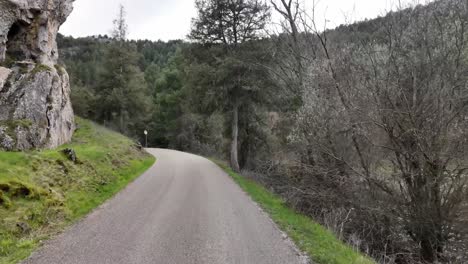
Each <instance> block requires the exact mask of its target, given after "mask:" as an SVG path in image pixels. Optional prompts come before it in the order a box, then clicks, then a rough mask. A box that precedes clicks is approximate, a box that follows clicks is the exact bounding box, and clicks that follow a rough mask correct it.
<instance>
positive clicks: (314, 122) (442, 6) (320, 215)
mask: <svg viewBox="0 0 468 264" xmlns="http://www.w3.org/2000/svg"><path fill="white" fill-rule="evenodd" d="M236 3H237V2H236ZM236 3H233V2H231V1H227V0H225V1H224V0H222V1H214V0H198V1H197V9H198V11H199V16H198V17H197V18H195V20H194V23H193V29H192V34H191V35H190V40H191V42H190V43H187V42H183V41H171V42H168V43H164V42H151V41H128V40H125V38H123V39H118V38H116V37H115V36H114V37H107V36H99V37H89V38H82V39H73V38H71V37H60V38H59V40H58V41H59V46H60V47H61V49H60V50H61V52H62V54H61V59H62V60H63V62H64V63H65V64H66V65H67V70H68V71H69V73H70V76H71V82H72V90H73V92H72V100H73V105H74V107H75V111H76V113H77V114H78V115H81V116H83V117H86V118H90V119H93V120H95V121H97V122H100V123H102V124H105V125H106V126H109V127H111V128H113V129H116V130H119V131H121V132H123V133H125V134H127V135H128V136H131V137H133V138H136V139H139V140H140V141H141V142H144V135H143V133H142V131H143V130H144V129H147V130H148V131H149V138H148V140H149V145H151V146H154V147H168V148H174V149H179V150H184V151H190V152H195V153H200V154H203V155H207V156H217V157H220V158H224V159H226V160H230V161H231V165H232V168H233V169H234V170H242V171H243V172H244V173H245V174H248V175H250V176H251V177H252V178H253V179H255V180H257V181H259V182H260V183H262V184H264V185H266V186H268V187H270V188H271V189H273V190H274V191H275V192H276V193H278V194H280V195H281V196H282V197H283V198H284V199H285V200H286V201H287V202H288V203H289V204H291V205H292V206H294V207H295V208H296V209H297V210H299V211H301V212H303V213H305V214H307V215H310V216H312V217H313V218H315V219H317V220H318V221H320V222H321V223H323V224H324V225H326V226H327V227H329V228H330V229H331V230H333V231H334V232H335V233H336V234H337V235H338V236H339V237H340V238H342V239H343V240H344V241H346V242H348V243H350V244H351V245H353V246H355V247H356V248H359V249H360V250H362V251H363V252H366V253H368V254H369V255H371V256H373V257H374V258H375V259H377V260H378V261H380V262H382V263H417V262H421V263H422V262H429V263H434V262H436V261H440V262H446V263H465V262H466V261H468V260H467V256H464V255H466V252H468V247H467V244H468V243H467V240H468V237H466V235H467V233H468V230H467V226H468V223H467V222H468V215H467V214H466V211H467V210H466V207H467V203H468V175H467V168H468V166H467V165H468V163H467V162H468V159H467V154H468V153H467V146H468V145H467V143H468V142H467V140H468V135H467V131H468V119H467V114H468V113H467V104H468V100H467V98H468V43H467V39H468V2H466V1H464V0H446V1H436V2H433V3H431V4H428V5H426V6H415V7H410V8H406V9H402V10H400V11H397V12H392V13H389V14H387V15H386V16H385V17H380V18H377V19H375V20H369V21H364V22H359V23H356V24H351V25H343V26H340V27H338V28H336V29H334V30H325V31H323V30H321V29H318V28H317V27H316V21H313V20H312V19H310V17H312V16H311V15H310V14H308V13H307V12H306V11H303V10H302V7H301V6H300V1H298V2H296V1H288V0H281V1H280V0H278V1H274V2H272V3H264V2H262V1H257V0H246V1H239V3H237V4H236ZM272 12H277V13H278V14H280V15H281V16H282V17H283V24H282V33H281V34H279V35H278V34H276V35H271V34H267V33H266V32H267V31H265V27H266V26H267V25H268V23H270V20H269V17H270V15H271V13H272ZM216 14H225V17H223V16H219V15H216ZM234 18H235V19H234ZM210 25H212V27H210Z"/></svg>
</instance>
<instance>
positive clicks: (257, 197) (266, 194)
mask: <svg viewBox="0 0 468 264" xmlns="http://www.w3.org/2000/svg"><path fill="white" fill-rule="evenodd" d="M212 160H213V162H215V163H216V164H217V165H218V166H220V167H221V168H222V169H223V170H224V171H226V173H227V174H229V176H231V177H232V179H234V181H235V182H236V183H237V184H239V186H240V187H241V188H242V189H243V190H244V191H245V192H246V193H247V194H249V195H250V196H251V197H252V199H253V200H254V201H255V202H257V204H258V205H260V206H261V207H262V208H263V209H264V210H265V211H266V212H267V213H268V214H269V215H270V217H271V218H272V219H273V221H275V222H276V224H277V225H278V226H279V227H280V228H281V229H282V230H283V231H284V232H286V233H287V234H288V235H289V237H290V238H291V239H292V240H293V241H294V242H295V243H296V245H297V246H298V247H299V249H300V250H301V251H302V252H304V253H307V255H308V256H309V257H310V258H311V259H312V261H313V262H314V263H319V264H371V263H375V262H374V261H373V260H371V259H370V258H369V257H367V256H364V255H362V254H361V253H360V252H359V250H356V249H353V248H351V247H350V246H348V245H346V244H345V243H343V242H342V241H341V240H339V239H338V238H336V237H335V235H334V234H333V233H332V232H331V231H330V230H327V229H326V228H324V227H323V226H321V225H319V224H318V223H316V222H315V221H314V220H312V219H311V218H310V217H307V216H305V215H303V214H300V213H298V212H296V211H295V210H293V209H291V208H290V207H288V205H287V204H286V202H284V200H283V199H281V197H279V196H277V195H275V194H273V193H272V192H270V191H268V190H267V189H266V188H265V187H263V186H262V185H260V184H258V183H256V182H255V181H253V180H251V179H248V178H246V177H244V176H241V175H240V174H237V173H235V172H234V171H233V170H232V169H231V168H230V167H229V166H228V165H227V164H226V163H224V162H222V161H219V160H215V159H212Z"/></svg>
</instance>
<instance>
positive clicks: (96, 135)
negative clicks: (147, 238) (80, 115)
mask: <svg viewBox="0 0 468 264" xmlns="http://www.w3.org/2000/svg"><path fill="white" fill-rule="evenodd" d="M77 122H78V126H79V129H78V130H77V132H76V133H75V135H74V138H73V141H72V143H70V144H68V145H66V146H62V147H60V148H59V149H56V150H47V151H42V152H39V151H33V152H27V153H19V152H18V153H12V152H1V151H0V263H16V262H17V261H19V260H21V259H24V258H26V257H27V256H29V254H30V253H31V252H32V251H33V250H34V249H35V248H37V246H38V245H39V244H40V242H41V241H42V240H44V239H47V238H48V237H50V236H51V235H54V234H57V233H58V232H60V231H62V230H63V229H64V228H65V227H66V226H67V225H70V224H71V223H73V222H74V221H76V220H77V219H79V218H80V217H82V216H84V215H86V214H87V213H89V212H90V211H91V210H92V209H94V208H95V207H97V206H98V205H100V204H102V203H103V202H104V201H105V200H107V199H108V198H110V197H111V196H113V195H114V194H115V193H117V192H118V191H119V190H121V189H122V188H123V187H125V186H126V185H127V184H128V183H129V182H130V181H132V180H133V179H135V178H136V177H137V176H139V175H141V174H142V173H143V172H144V171H145V170H146V169H148V168H149V167H150V166H151V165H152V164H153V163H154V161H155V160H154V158H153V157H152V156H150V155H148V154H147V153H145V152H142V151H139V150H138V149H137V148H136V147H135V146H134V144H133V143H132V141H131V140H129V139H128V138H125V137H124V136H122V135H120V134H118V133H115V132H112V131H109V130H107V129H105V128H103V127H100V126H98V125H95V124H94V123H91V122H89V121H86V120H82V119H78V120H77ZM64 148H72V149H74V150H75V151H76V153H77V157H78V159H79V162H78V163H77V164H75V163H73V162H71V161H68V160H67V158H66V157H65V156H64V155H63V154H61V152H60V150H62V149H64ZM18 224H19V225H20V226H22V227H20V226H18Z"/></svg>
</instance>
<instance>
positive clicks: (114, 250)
mask: <svg viewBox="0 0 468 264" xmlns="http://www.w3.org/2000/svg"><path fill="white" fill-rule="evenodd" d="M148 151H149V152H150V153H151V154H153V155H155V156H156V157H157V158H158V161H157V162H156V164H155V165H154V166H153V167H152V168H151V169H149V170H148V171H147V172H146V173H145V174H143V175H142V176H141V177H140V178H138V179H137V180H135V181H134V182H133V183H131V184H130V185H129V186H128V187H127V188H126V189H125V190H123V191H122V192H120V193H119V194H118V195H116V197H114V198H113V199H111V200H110V201H108V202H106V203H105V204H104V205H103V206H101V207H100V208H99V209H97V210H95V211H94V212H93V213H91V214H90V215H89V216H88V217H86V218H85V219H84V220H83V221H80V222H79V223H78V224H76V225H74V226H73V227H72V228H70V229H69V230H68V231H67V232H65V233H63V234H61V235H59V236H58V237H56V238H55V239H53V240H51V241H50V242H48V243H46V245H45V246H44V247H42V248H41V249H40V250H39V251H38V252H36V253H34V254H33V255H32V256H31V257H30V258H29V259H28V260H26V261H25V262H24V263H27V264H42V263H44V264H54V263H57V264H72V263H84V264H107V263H108V264H130V263H156V264H159V263H160V264H186V263H187V264H190V263H194V264H195V263H196V264H210V263H216V264H229V263H236V264H262V263H265V264H267V263H268V264H275V263H278V264H296V263H297V264H299V263H300V264H303V263H306V260H304V258H303V257H301V256H299V254H298V252H297V250H296V249H295V248H294V245H292V243H291V242H289V240H288V239H287V238H286V237H285V236H284V235H283V234H282V233H281V232H280V231H279V230H278V229H277V227H276V226H275V224H274V223H273V222H272V221H271V220H270V219H269V218H268V216H267V215H266V214H265V213H263V212H262V211H261V210H260V209H259V208H258V206H257V205H256V204H255V203H253V202H252V201H251V199H250V198H249V197H248V196H247V195H246V194H245V193H244V192H243V191H242V190H241V189H240V188H239V187H238V186H237V185H236V184H235V183H234V182H233V181H232V180H231V179H230V178H229V176H228V175H226V174H225V173H224V172H223V171H222V170H221V169H219V168H218V167H217V166H216V165H215V164H213V163H212V162H210V161H209V160H207V159H204V158H202V157H199V156H195V155H191V154H187V153H182V152H177V151H172V150H162V149H149V150H148Z"/></svg>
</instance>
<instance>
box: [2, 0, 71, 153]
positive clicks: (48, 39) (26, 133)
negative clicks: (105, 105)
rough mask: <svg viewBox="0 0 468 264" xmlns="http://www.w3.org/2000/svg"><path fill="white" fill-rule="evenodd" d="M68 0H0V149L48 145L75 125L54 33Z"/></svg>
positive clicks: (66, 137)
mask: <svg viewBox="0 0 468 264" xmlns="http://www.w3.org/2000/svg"><path fill="white" fill-rule="evenodd" d="M73 1H74V0H0V148H3V149H6V150H28V149H36V148H54V147H57V146H59V145H61V144H64V143H67V142H68V141H70V139H71V137H72V135H73V131H74V129H75V122H74V115H73V110H72V106H71V102H70V84H69V78H68V74H67V72H66V71H65V69H64V68H63V67H60V66H59V65H57V60H58V51H57V43H56V36H57V33H58V30H59V27H60V25H62V24H63V22H65V20H66V18H67V17H68V15H69V14H70V13H71V11H72V9H73V8H72V3H73Z"/></svg>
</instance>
